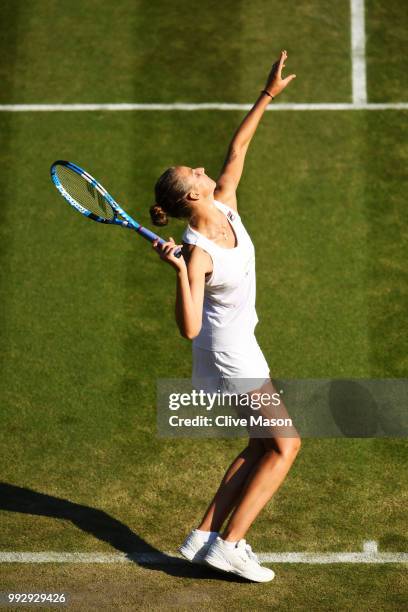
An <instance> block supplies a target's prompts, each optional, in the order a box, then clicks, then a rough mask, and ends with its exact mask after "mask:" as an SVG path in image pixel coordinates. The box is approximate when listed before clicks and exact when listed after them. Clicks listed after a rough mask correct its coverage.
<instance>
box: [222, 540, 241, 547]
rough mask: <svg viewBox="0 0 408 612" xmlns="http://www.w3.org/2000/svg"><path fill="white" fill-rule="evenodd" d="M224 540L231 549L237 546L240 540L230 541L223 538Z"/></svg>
mask: <svg viewBox="0 0 408 612" xmlns="http://www.w3.org/2000/svg"><path fill="white" fill-rule="evenodd" d="M223 542H224V545H225V546H226V547H227V548H230V549H233V548H235V547H236V545H237V544H238V542H228V541H227V540H223Z"/></svg>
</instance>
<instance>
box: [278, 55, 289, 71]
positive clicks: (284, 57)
mask: <svg viewBox="0 0 408 612" xmlns="http://www.w3.org/2000/svg"><path fill="white" fill-rule="evenodd" d="M287 57H288V53H287V51H286V50H285V49H283V50H282V51H281V54H280V58H279V76H280V75H281V73H282V68H284V66H285V60H286V59H287Z"/></svg>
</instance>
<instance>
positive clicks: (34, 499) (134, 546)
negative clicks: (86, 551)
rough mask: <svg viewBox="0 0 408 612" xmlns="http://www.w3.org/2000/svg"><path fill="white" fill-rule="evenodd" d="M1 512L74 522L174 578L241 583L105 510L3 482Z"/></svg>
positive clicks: (87, 531) (85, 530) (140, 562)
mask: <svg viewBox="0 0 408 612" xmlns="http://www.w3.org/2000/svg"><path fill="white" fill-rule="evenodd" d="M0 510H5V511H7V512H20V513H23V514H32V515H35V516H48V517H50V518H54V519H62V520H65V521H70V522H71V523H72V524H73V525H75V527H78V528H79V529H81V530H82V531H84V532H85V533H90V534H91V535H93V536H94V537H95V538H97V539H98V540H101V541H102V542H106V543H107V544H110V546H112V547H113V548H115V549H116V550H118V551H120V552H122V553H125V554H126V555H127V556H128V558H129V560H131V561H132V562H133V563H136V564H137V565H140V566H142V567H146V568H149V569H152V570H156V571H162V572H165V573H166V574H170V575H171V576H178V577H186V578H187V577H188V578H205V579H207V580H208V579H211V578H213V579H214V578H215V579H221V580H222V579H224V580H233V581H238V580H239V579H236V578H234V577H232V578H230V577H229V576H228V574H225V576H224V575H223V574H221V573H220V574H218V573H217V574H216V573H215V572H213V571H212V570H211V568H206V567H204V566H199V565H193V564H191V563H188V562H186V561H183V560H182V559H180V558H178V557H172V556H171V555H167V554H165V553H163V552H161V551H159V550H158V549H157V548H154V547H153V546H151V545H150V544H148V543H147V542H146V541H145V540H143V538H141V537H140V536H138V535H137V534H136V533H134V532H133V531H132V530H131V529H129V527H127V525H124V524H123V523H121V522H120V521H118V520H117V519H115V518H113V517H112V516H110V515H109V514H107V513H106V512H104V511H103V510H98V509H97V508H91V507H89V506H84V505H82V504H76V503H74V502H71V501H69V500H67V499H62V498H60V497H54V496H52V495H47V494H45V493H38V492H37V491H32V490H31V489H24V488H22V487H17V486H15V485H11V484H8V483H5V482H2V483H0ZM141 554H143V555H145V560H142V561H140V560H138V558H139V557H140V555H141ZM150 554H154V556H155V558H156V562H155V563H153V562H149V559H148V557H149V555H150ZM157 561H158V562H157Z"/></svg>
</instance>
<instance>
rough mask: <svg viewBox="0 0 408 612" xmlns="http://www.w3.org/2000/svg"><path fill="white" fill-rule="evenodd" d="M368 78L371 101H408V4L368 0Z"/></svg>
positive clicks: (397, 1) (386, 0)
mask: <svg viewBox="0 0 408 612" xmlns="http://www.w3.org/2000/svg"><path fill="white" fill-rule="evenodd" d="M365 4H366V30H367V77H368V87H367V89H368V98H369V100H370V102H390V101H392V102H406V101H407V100H408V83H407V79H406V78H405V77H404V75H406V74H407V70H408V59H407V58H408V37H407V27H408V4H407V3H406V2H402V1H401V0H366V3H365Z"/></svg>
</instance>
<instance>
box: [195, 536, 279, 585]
mask: <svg viewBox="0 0 408 612" xmlns="http://www.w3.org/2000/svg"><path fill="white" fill-rule="evenodd" d="M204 562H205V563H206V564H208V565H210V566H211V567H214V568H216V569H219V570H221V571H223V572H230V573H232V574H236V575H237V576H241V577H242V578H246V579H247V580H252V581H253V582H269V581H270V580H273V579H274V578H275V572H273V571H272V570H271V569H269V568H267V567H263V566H262V565H261V564H260V563H259V559H258V557H257V556H256V554H255V553H254V552H253V551H252V548H251V547H250V545H249V544H247V543H246V541H245V540H243V539H242V540H239V541H238V542H237V544H236V545H235V547H234V548H231V547H228V546H227V545H226V544H225V541H224V540H223V539H222V538H220V537H217V538H216V539H215V541H214V543H213V544H212V545H211V546H210V547H209V549H208V552H207V554H206V556H205V558H204Z"/></svg>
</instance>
